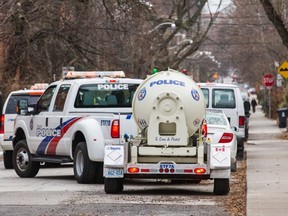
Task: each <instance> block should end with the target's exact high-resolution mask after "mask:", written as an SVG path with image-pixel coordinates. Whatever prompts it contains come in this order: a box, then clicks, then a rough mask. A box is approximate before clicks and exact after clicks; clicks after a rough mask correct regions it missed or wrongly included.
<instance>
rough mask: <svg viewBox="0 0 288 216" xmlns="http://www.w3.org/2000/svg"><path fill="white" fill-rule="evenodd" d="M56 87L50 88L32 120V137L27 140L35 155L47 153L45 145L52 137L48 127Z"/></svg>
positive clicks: (39, 102)
mask: <svg viewBox="0 0 288 216" xmlns="http://www.w3.org/2000/svg"><path fill="white" fill-rule="evenodd" d="M56 87H57V86H56V85H55V86H50V87H49V88H47V90H46V91H45V92H44V93H43V95H42V96H41V97H40V99H39V100H38V103H37V105H36V110H35V114H34V115H33V117H32V118H31V120H30V130H29V135H30V136H29V137H28V138H27V142H28V143H29V147H30V151H31V153H33V154H35V153H36V154H38V155H43V154H44V153H45V149H46V146H45V143H46V142H47V137H48V136H49V135H51V131H50V130H49V127H48V122H49V121H48V116H49V110H50V109H51V100H52V97H53V95H54V92H55V89H56Z"/></svg>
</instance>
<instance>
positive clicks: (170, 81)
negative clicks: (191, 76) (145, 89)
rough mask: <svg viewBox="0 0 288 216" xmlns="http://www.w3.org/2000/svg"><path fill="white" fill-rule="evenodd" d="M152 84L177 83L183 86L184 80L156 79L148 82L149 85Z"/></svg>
mask: <svg viewBox="0 0 288 216" xmlns="http://www.w3.org/2000/svg"><path fill="white" fill-rule="evenodd" d="M153 85H179V86H184V87H185V82H181V81H179V80H158V81H154V82H151V83H150V87H152V86H153Z"/></svg>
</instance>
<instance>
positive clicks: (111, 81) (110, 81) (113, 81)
mask: <svg viewBox="0 0 288 216" xmlns="http://www.w3.org/2000/svg"><path fill="white" fill-rule="evenodd" d="M116 82H117V80H109V83H116Z"/></svg>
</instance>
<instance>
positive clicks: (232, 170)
mask: <svg viewBox="0 0 288 216" xmlns="http://www.w3.org/2000/svg"><path fill="white" fill-rule="evenodd" d="M236 171H237V161H236V160H235V161H234V162H232V163H231V172H236Z"/></svg>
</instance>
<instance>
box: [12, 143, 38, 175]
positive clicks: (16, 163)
mask: <svg viewBox="0 0 288 216" xmlns="http://www.w3.org/2000/svg"><path fill="white" fill-rule="evenodd" d="M12 162H13V167H14V169H15V172H16V173H17V175H18V176H20V177H21V178H31V177H34V176H36V175H37V173H38V172H39V168H40V163H39V162H34V161H32V157H31V153H30V151H29V148H28V146H27V143H26V140H20V141H18V142H17V143H16V145H15V148H14V151H13V156H12Z"/></svg>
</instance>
